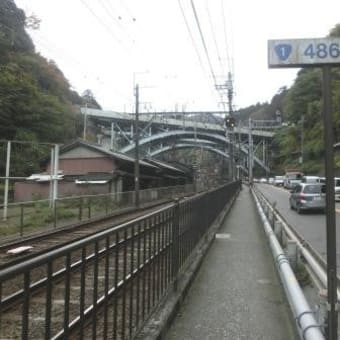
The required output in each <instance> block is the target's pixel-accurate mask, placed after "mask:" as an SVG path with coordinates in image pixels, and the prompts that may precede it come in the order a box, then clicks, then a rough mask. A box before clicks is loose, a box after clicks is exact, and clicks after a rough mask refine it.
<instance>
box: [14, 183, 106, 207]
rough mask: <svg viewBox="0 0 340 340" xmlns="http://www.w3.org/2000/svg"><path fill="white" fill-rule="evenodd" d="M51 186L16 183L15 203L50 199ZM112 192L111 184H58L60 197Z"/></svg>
mask: <svg viewBox="0 0 340 340" xmlns="http://www.w3.org/2000/svg"><path fill="white" fill-rule="evenodd" d="M49 192H50V184H49V182H46V183H37V182H33V183H32V182H16V183H15V184H14V201H15V202H22V201H32V200H37V199H48V198H49ZM109 192H110V183H106V184H75V183H74V182H62V181H59V182H58V197H59V198H62V197H66V196H81V195H98V194H107V193H109Z"/></svg>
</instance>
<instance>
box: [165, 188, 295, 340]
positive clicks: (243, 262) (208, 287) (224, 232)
mask: <svg viewBox="0 0 340 340" xmlns="http://www.w3.org/2000/svg"><path fill="white" fill-rule="evenodd" d="M266 242H267V241H266V237H265V234H264V231H263V227H262V225H261V221H260V219H259V217H258V214H257V211H256V207H255V204H254V202H253V199H252V197H251V194H250V192H249V191H248V188H244V190H243V191H241V192H240V195H239V196H238V198H237V200H236V202H235V203H234V206H233V207H232V209H231V211H230V213H229V214H228V216H227V217H226V219H225V220H224V222H223V224H222V226H221V229H220V230H219V231H218V234H217V235H216V239H215V241H214V242H213V244H212V246H211V248H210V250H209V251H208V253H207V255H206V257H205V259H204V260H203V263H202V266H201V267H200V269H199V271H198V273H197V276H196V278H195V279H194V281H193V284H192V286H191V287H190V289H189V291H188V294H187V296H186V297H185V299H184V302H183V305H182V306H181V308H180V309H179V312H178V314H177V316H176V318H175V319H174V321H173V324H172V326H171V327H170V329H169V331H168V333H167V335H166V337H165V339H166V340H190V339H192V340H200V339H202V340H208V339H214V340H222V339H228V340H240V339H242V340H243V339H244V340H255V339H258V340H259V339H261V340H262V339H263V340H264V339H266V340H273V339H275V340H290V339H297V335H296V333H295V330H294V327H293V322H294V321H293V320H292V318H291V314H290V311H289V306H288V302H287V301H286V298H285V297H284V292H283V289H282V288H281V284H280V282H279V278H278V276H277V273H276V270H275V267H274V263H273V258H272V255H271V253H270V250H269V247H268V245H267V243H266Z"/></svg>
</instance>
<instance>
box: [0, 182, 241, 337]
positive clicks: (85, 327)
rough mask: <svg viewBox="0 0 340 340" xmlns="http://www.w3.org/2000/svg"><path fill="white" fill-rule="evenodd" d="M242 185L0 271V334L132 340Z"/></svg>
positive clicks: (183, 202)
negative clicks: (203, 236)
mask: <svg viewBox="0 0 340 340" xmlns="http://www.w3.org/2000/svg"><path fill="white" fill-rule="evenodd" d="M239 187H240V183H238V182H234V183H229V184H227V185H225V186H223V187H220V188H218V189H216V190H213V191H210V192H207V193H205V194H200V195H197V196H195V197H193V198H187V199H183V200H181V201H176V202H174V203H170V204H169V205H168V206H167V207H165V208H162V209H159V210H158V211H155V212H153V213H150V214H148V215H145V216H143V217H140V218H136V219H135V220H133V221H130V222H128V223H124V224H122V225H120V226H117V227H112V228H111V229H108V230H105V231H102V232H100V233H98V234H96V235H93V236H89V237H87V238H85V239H82V240H80V241H76V242H74V243H73V244H71V245H67V246H64V247H62V248H60V249H57V250H54V251H50V252H48V253H46V254H44V255H41V256H39V257H37V258H34V259H31V260H27V261H25V262H23V263H20V264H18V265H15V266H13V267H10V268H8V269H4V270H1V271H0V338H1V339H18V338H21V339H24V340H25V339H75V338H76V339H89V338H91V339H96V338H97V339H132V338H133V337H134V336H135V335H136V334H137V333H138V332H139V331H140V329H141V328H142V326H143V324H144V323H145V321H146V320H147V319H148V318H149V316H150V314H151V313H152V311H153V310H154V309H155V308H156V307H157V305H158V304H159V303H160V301H162V299H164V297H165V295H166V294H167V292H169V290H170V289H172V287H173V284H174V282H176V278H177V277H178V276H179V275H180V274H181V270H183V266H184V264H185V263H186V261H187V260H188V258H189V257H190V255H191V254H192V253H193V249H194V248H195V247H196V246H197V243H198V242H199V240H200V239H201V238H202V235H204V234H205V233H206V231H207V230H208V228H209V226H210V225H211V224H212V223H213V221H214V220H215V219H216V218H217V216H218V215H219V214H220V213H221V211H222V210H223V208H224V207H225V206H226V204H227V203H228V202H230V201H231V200H232V198H233V197H234V196H235V195H236V194H237V192H238V190H239Z"/></svg>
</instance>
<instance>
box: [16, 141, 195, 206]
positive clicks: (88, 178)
mask: <svg viewBox="0 0 340 340" xmlns="http://www.w3.org/2000/svg"><path fill="white" fill-rule="evenodd" d="M44 164H45V169H44V170H45V171H44V173H42V174H35V175H32V176H30V177H28V178H27V180H26V181H23V182H17V183H15V186H14V199H15V201H17V202H18V201H27V200H34V199H46V198H49V195H50V187H51V180H50V179H51V177H50V174H51V162H50V159H47V160H46V161H45V162H44ZM139 165H140V189H147V188H152V187H159V186H170V185H179V184H186V183H191V181H192V176H191V173H190V171H189V170H188V171H184V170H183V169H178V168H176V167H174V166H171V165H169V164H166V163H164V162H160V161H157V160H152V159H147V160H140V162H139ZM134 166H135V159H134V158H132V157H130V156H128V155H125V154H121V153H118V152H112V151H109V150H107V149H104V148H103V147H101V146H99V145H97V144H93V143H89V142H85V141H83V140H77V141H75V142H74V143H71V144H69V145H66V146H64V147H62V148H61V149H60V152H59V171H58V175H59V176H58V197H65V196H80V195H88V194H90V195H95V194H106V193H117V192H122V191H132V190H134V177H135V175H134Z"/></svg>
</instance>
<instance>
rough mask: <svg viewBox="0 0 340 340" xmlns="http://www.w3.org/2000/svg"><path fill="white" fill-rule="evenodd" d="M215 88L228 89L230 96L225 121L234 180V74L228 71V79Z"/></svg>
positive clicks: (230, 174)
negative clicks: (232, 129)
mask: <svg viewBox="0 0 340 340" xmlns="http://www.w3.org/2000/svg"><path fill="white" fill-rule="evenodd" d="M215 88H216V89H217V90H218V91H222V93H223V92H224V91H225V90H227V98H228V113H227V114H226V116H225V121H226V137H227V138H228V139H229V145H228V151H229V152H228V153H229V179H230V180H231V181H233V180H234V167H235V164H234V163H235V162H234V145H233V143H234V133H233V132H232V131H231V129H228V128H231V126H230V124H228V122H231V119H233V121H232V125H234V124H235V122H234V118H233V94H234V91H233V80H232V75H231V73H230V72H228V80H227V81H226V82H225V83H224V84H222V85H216V86H215ZM232 128H233V126H232Z"/></svg>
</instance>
